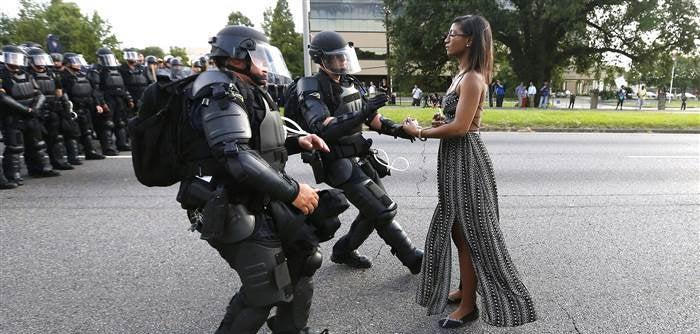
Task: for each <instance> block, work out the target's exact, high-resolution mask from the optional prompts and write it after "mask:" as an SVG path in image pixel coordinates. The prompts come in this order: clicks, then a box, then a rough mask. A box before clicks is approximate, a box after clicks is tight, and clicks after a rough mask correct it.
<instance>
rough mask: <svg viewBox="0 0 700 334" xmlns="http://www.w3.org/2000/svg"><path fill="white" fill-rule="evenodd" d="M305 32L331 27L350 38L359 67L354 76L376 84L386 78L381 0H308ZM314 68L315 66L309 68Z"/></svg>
mask: <svg viewBox="0 0 700 334" xmlns="http://www.w3.org/2000/svg"><path fill="white" fill-rule="evenodd" d="M309 5H310V6H309V32H310V34H311V38H313V35H314V33H317V32H320V31H324V30H334V31H337V32H338V33H340V34H341V35H342V36H343V37H344V38H345V40H346V41H348V42H353V43H354V45H355V51H356V52H357V58H358V59H359V60H360V66H361V67H362V71H361V72H359V73H357V74H356V76H357V78H358V79H359V80H360V81H362V82H364V83H365V84H367V85H369V83H370V82H374V84H375V85H378V84H379V82H380V81H381V79H384V78H387V66H386V54H387V39H386V29H385V27H384V18H385V14H384V4H383V2H382V0H310V3H309ZM312 71H313V72H317V71H318V68H317V67H316V66H314V67H313V69H312Z"/></svg>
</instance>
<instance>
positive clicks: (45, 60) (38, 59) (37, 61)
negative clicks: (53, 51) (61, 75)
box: [31, 54, 53, 66]
mask: <svg viewBox="0 0 700 334" xmlns="http://www.w3.org/2000/svg"><path fill="white" fill-rule="evenodd" d="M31 57H32V64H34V66H53V59H51V57H50V56H49V55H47V54H40V55H34V56H31Z"/></svg>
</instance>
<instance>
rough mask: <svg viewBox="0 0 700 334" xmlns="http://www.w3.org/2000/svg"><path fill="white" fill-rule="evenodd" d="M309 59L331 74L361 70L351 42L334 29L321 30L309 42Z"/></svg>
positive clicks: (351, 72)
mask: <svg viewBox="0 0 700 334" xmlns="http://www.w3.org/2000/svg"><path fill="white" fill-rule="evenodd" d="M309 55H310V56H311V59H312V60H313V61H314V62H315V63H316V64H319V65H321V67H323V68H325V69H326V70H328V71H329V72H331V73H333V74H354V73H357V72H359V71H361V70H362V68H360V62H359V61H358V60H357V54H356V53H355V48H354V47H353V45H352V43H347V42H346V41H345V39H344V38H343V36H341V35H340V34H339V33H337V32H335V31H321V32H319V33H317V34H315V35H314V37H313V38H312V39H311V44H309Z"/></svg>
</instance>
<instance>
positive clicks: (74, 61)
mask: <svg viewBox="0 0 700 334" xmlns="http://www.w3.org/2000/svg"><path fill="white" fill-rule="evenodd" d="M67 59H68V64H69V65H71V66H73V65H77V66H80V67H82V66H87V65H88V63H87V61H85V58H83V55H77V56H73V57H68V58H67Z"/></svg>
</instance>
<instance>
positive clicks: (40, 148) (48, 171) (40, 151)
mask: <svg viewBox="0 0 700 334" xmlns="http://www.w3.org/2000/svg"><path fill="white" fill-rule="evenodd" d="M29 149H30V148H29V147H27V150H28V151H27V152H25V153H24V160H25V162H26V163H27V171H28V172H29V175H30V176H32V177H52V176H59V175H61V174H60V173H59V172H57V171H55V170H53V169H52V168H51V163H50V162H49V155H48V154H46V143H45V142H44V141H43V140H42V141H39V142H37V143H36V145H35V146H34V147H32V148H31V150H32V151H29Z"/></svg>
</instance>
